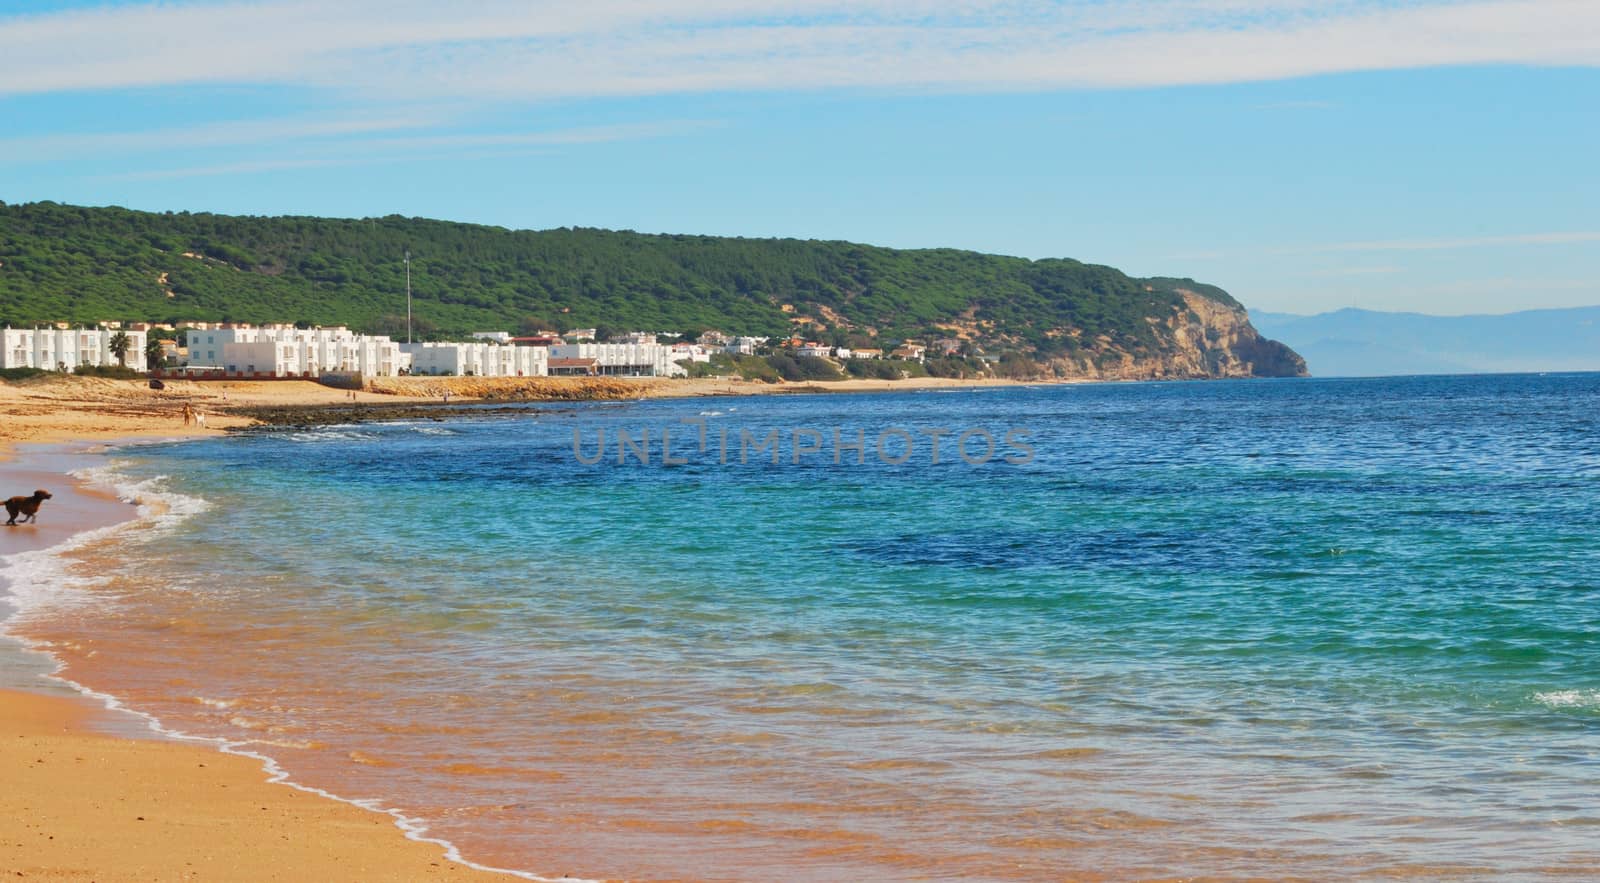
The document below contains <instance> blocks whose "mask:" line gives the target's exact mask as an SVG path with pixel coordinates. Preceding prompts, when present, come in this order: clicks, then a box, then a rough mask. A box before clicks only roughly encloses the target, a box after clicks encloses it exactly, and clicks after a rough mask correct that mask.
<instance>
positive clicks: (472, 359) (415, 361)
mask: <svg viewBox="0 0 1600 883" xmlns="http://www.w3.org/2000/svg"><path fill="white" fill-rule="evenodd" d="M400 349H401V351H402V352H404V353H405V354H406V355H408V356H409V357H410V358H411V373H412V374H419V375H448V376H452V377H467V376H471V377H544V376H546V375H548V374H549V373H550V348H549V347H543V346H508V345H505V344H499V343H481V342H478V343H467V342H462V343H456V342H449V343H403V344H400Z"/></svg>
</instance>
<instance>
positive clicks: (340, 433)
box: [283, 427, 378, 443]
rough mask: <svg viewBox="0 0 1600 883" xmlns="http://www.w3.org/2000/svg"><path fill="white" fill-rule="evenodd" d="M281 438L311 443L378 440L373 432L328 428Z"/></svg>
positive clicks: (294, 433) (292, 433)
mask: <svg viewBox="0 0 1600 883" xmlns="http://www.w3.org/2000/svg"><path fill="white" fill-rule="evenodd" d="M283 437H284V438H287V439H288V440H289V441H292V442H302V443H313V442H330V441H374V440H376V439H377V438H378V435H377V433H373V432H361V431H358V430H353V429H340V428H337V427H330V428H328V429H318V430H311V431H307V432H291V433H289V434H288V435H285V436H283Z"/></svg>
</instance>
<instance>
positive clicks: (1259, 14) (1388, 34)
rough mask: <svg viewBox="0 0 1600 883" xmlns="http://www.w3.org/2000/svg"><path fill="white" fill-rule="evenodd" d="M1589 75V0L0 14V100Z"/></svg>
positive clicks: (262, 8)
mask: <svg viewBox="0 0 1600 883" xmlns="http://www.w3.org/2000/svg"><path fill="white" fill-rule="evenodd" d="M1497 63H1515V64H1535V65H1590V66H1593V65H1600V3H1596V2H1594V0H1483V2H1468V3H1459V2H1446V0H1420V2H1410V3H1398V4H1397V3H1393V2H1388V0H1343V2H1334V3H1327V2H1311V0H1129V2H1104V3H1057V2H1044V0H1032V2H1027V0H966V2H963V3H960V4H954V5H952V4H948V3H935V2H930V0H854V2H843V0H653V2H652V0H589V2H585V3H576V4H575V3H569V2H559V3H558V2H551V0H542V2H540V0H535V2H513V0H465V2H457V3H450V4H438V3H431V2H422V0H391V2H381V3H380V2H375V0H353V2H348V3H340V4H324V3H310V2H302V0H276V2H273V0H267V2H259V3H226V4H201V3H187V4H181V3H180V4H161V5H138V6H122V7H113V8H109V9H105V8H97V9H88V10H80V11H72V12H61V13H53V14H46V15H33V16H23V17H12V18H4V19H0V93H13V94H16V93H43V92H55V91H65V90H84V89H118V88H128V87H139V86H144V87H151V86H170V85H182V84H195V83H225V84H232V83H252V84H262V83H279V84H297V85H303V86H314V87H320V88H325V89H329V90H334V91H339V92H345V91H350V92H355V93H357V94H361V95H364V96H369V97H371V96H379V97H384V98H388V99H400V98H403V97H405V96H417V95H423V96H435V97H445V98H451V99H457V100H459V99H472V98H475V97H485V98H514V99H530V98H532V99H537V98H555V97H586V96H597V95H649V94H661V93H667V92H694V91H720V90H788V89H816V88H838V87H850V88H895V89H945V90H1025V89H1065V88H1109V87H1128V86H1154V85H1171V84H1189V83H1222V82H1238V81H1247V80H1268V79H1283V78H1289V77H1297V76H1305V75H1311V74H1322V73H1332V72H1341V71H1359V70H1383V69H1394V68H1408V67H1426V66H1436V65H1453V64H1497Z"/></svg>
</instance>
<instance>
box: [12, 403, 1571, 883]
mask: <svg viewBox="0 0 1600 883" xmlns="http://www.w3.org/2000/svg"><path fill="white" fill-rule="evenodd" d="M467 414H468V416H466V417H464V418H463V419H460V420H453V421H450V422H446V423H433V422H425V423H415V424H404V425H385V426H360V427H336V428H330V429H325V430H317V431H313V432H304V433H278V434H262V435H256V436H251V437H246V438H235V439H227V440H220V441H209V442H200V443H190V444H183V445H176V446H171V447H166V448H162V449H159V450H152V451H140V452H137V455H136V456H133V457H129V458H127V459H126V460H125V462H123V463H122V464H121V465H120V466H119V468H120V469H121V470H123V471H124V472H126V473H128V474H129V475H130V476H132V477H135V478H147V477H149V476H152V475H156V474H162V475H166V476H168V478H167V479H166V482H167V485H168V487H169V488H170V489H171V490H172V491H174V492H177V493H181V494H183V495H186V496H189V497H199V498H203V499H205V500H207V501H209V502H210V503H211V504H212V505H211V507H210V508H209V509H207V510H206V511H204V512H201V513H199V514H197V515H195V516H193V517H191V518H189V519H187V520H185V521H183V522H182V523H181V524H179V525H178V526H176V527H172V528H164V529H161V530H151V531H147V532H145V533H144V534H143V535H139V536H135V537H130V538H129V540H128V542H127V543H125V545H124V547H123V548H122V549H121V550H120V552H119V558H118V563H117V564H116V565H115V566H114V567H111V569H112V570H113V571H114V578H113V579H111V580H109V582H108V583H107V584H106V585H105V586H103V587H102V588H100V589H98V590H96V591H98V592H99V593H100V594H99V595H98V596H97V597H98V598H99V602H98V603H100V604H102V605H103V606H104V609H105V610H106V614H105V615H104V616H103V617H101V618H100V619H98V620H96V621H92V622H88V623H85V622H83V621H82V618H81V617H77V616H73V617H69V616H67V615H65V614H63V615H61V616H59V617H57V618H56V619H55V620H54V621H52V620H51V618H50V617H49V616H48V611H44V612H40V613H37V614H35V616H36V620H37V624H36V625H34V626H31V627H33V628H36V629H37V630H39V631H40V632H41V633H47V634H50V635H53V636H55V637H57V638H61V639H69V638H70V639H71V640H72V641H74V642H76V643H77V645H78V646H79V647H80V648H82V652H81V653H79V654H77V655H76V656H74V655H73V654H71V653H64V655H66V656H67V658H68V662H69V664H71V665H72V666H73V670H74V672H76V673H77V674H78V675H79V676H80V677H81V679H82V680H85V681H87V682H89V683H90V684H91V685H93V686H96V687H99V688H101V689H105V690H108V691H110V692H113V693H118V694H121V695H125V696H127V697H128V698H129V700H130V701H131V703H132V704H134V705H136V706H139V707H144V708H146V709H148V710H150V711H153V712H155V713H157V714H158V715H160V716H161V717H162V718H163V719H165V720H168V721H169V722H170V723H172V724H173V725H174V726H177V727H179V728H180V729H188V730H192V731H196V732H204V733H208V734H212V735H220V736H227V737H229V738H234V739H239V740H248V741H252V742H253V743H254V744H255V745H257V746H258V747H264V748H266V749H269V750H270V752H271V753H274V754H275V755H276V756H279V757H280V759H281V760H282V762H283V763H284V765H285V766H286V767H287V768H289V769H290V770H291V771H292V772H294V773H295V775H296V777H297V778H301V779H304V780H305V781H308V782H310V783H312V784H317V785H321V786H323V787H326V788H329V789H330V790H333V791H335V792H338V793H341V794H346V795H348V796H351V797H381V798H383V799H385V800H388V801H390V802H392V803H393V804H395V805H398V806H401V807H404V808H407V809H408V810H411V811H414V812H415V813H417V814H418V815H421V816H423V817H425V818H427V819H428V820H429V821H430V823H431V825H432V826H433V830H434V832H435V833H436V834H439V835H441V836H446V837H449V838H451V839H453V840H455V841H457V842H458V843H459V844H460V845H461V846H462V847H463V848H464V849H465V850H466V852H467V854H468V856H469V857H474V858H481V859H483V860H486V861H490V862H492V863H495V864H501V865H509V866H513V867H519V868H524V869H527V870H531V871H536V872H541V873H559V872H570V873H573V874H581V875H586V876H594V877H599V876H627V877H632V878H652V877H654V878H667V877H673V878H676V877H697V878H715V879H786V880H808V879H814V880H834V879H840V878H842V877H858V878H867V879H926V878H930V877H943V878H951V879H1062V878H1065V877H1072V876H1075V875H1077V876H1086V875H1094V874H1096V873H1104V874H1106V875H1107V876H1108V877H1109V878H1113V879H1124V878H1129V877H1141V876H1183V875H1200V876H1204V875H1215V876H1222V877H1260V878H1273V879H1282V878H1291V877H1300V878H1304V879H1328V878H1330V877H1348V876H1354V875H1360V874H1367V875H1373V876H1378V877H1384V878H1387V877H1395V876H1404V875H1412V876H1418V877H1422V878H1446V879H1453V878H1456V877H1460V876H1483V877H1492V878H1496V879H1514V878H1527V879H1537V878H1543V877H1546V876H1561V875H1564V874H1567V875H1571V874H1576V875H1577V876H1580V877H1581V876H1593V875H1595V874H1597V873H1600V850H1597V849H1596V848H1595V845H1594V844H1595V843H1596V842H1597V841H1596V835H1597V833H1600V796H1597V795H1600V790H1597V786H1600V755H1597V751H1600V653H1597V651H1600V552H1597V551H1596V542H1595V528H1596V518H1597V514H1600V375H1593V374H1587V375H1560V376H1549V377H1543V376H1538V377H1536V376H1503V377H1461V378H1408V379H1380V380H1348V381H1335V380H1329V381H1320V380H1313V381H1259V382H1219V383H1206V384H1139V385H1092V386H1088V385H1086V386H1069V387H1041V388H1006V389H987V390H972V391H962V392H953V393H904V394H883V395H849V396H847V395H837V396H805V397H755V398H718V399H699V400H689V401H645V402H638V403H625V404H620V405H618V404H606V405H593V406H584V407H579V408H576V409H574V408H557V407H535V408H530V409H529V413H528V414H527V415H526V416H523V417H517V418H504V417H483V418H474V417H472V416H470V414H471V412H470V411H469V412H467ZM686 420H687V421H689V422H685V421H686ZM696 421H703V422H704V425H705V427H706V429H707V436H706V440H707V445H706V449H705V451H704V452H702V451H701V449H700V447H699V425H700V424H699V422H696ZM937 429H949V430H950V434H949V435H944V436H941V457H940V462H938V463H937V464H935V463H934V462H932V444H931V438H930V436H929V435H928V434H927V432H928V431H931V430H937ZM646 430H648V431H649V433H650V439H651V445H650V448H649V460H650V462H649V463H648V464H645V463H641V462H639V460H640V457H639V455H638V453H637V452H638V449H639V448H638V447H635V448H629V449H627V451H626V452H625V459H626V462H625V463H623V464H621V465H619V464H618V462H617V454H616V451H617V447H618V445H617V437H618V434H619V433H625V434H626V435H627V436H628V438H630V439H632V440H634V441H635V443H636V444H637V443H638V441H639V439H640V438H641V437H642V436H643V435H644V433H645V431H646ZM663 430H665V431H668V432H670V433H671V436H672V441H671V447H670V453H671V454H672V455H673V456H674V457H675V458H677V459H678V460H682V461H686V462H675V463H672V464H665V463H663V462H662V454H661V436H662V432H663ZM723 430H727V432H728V434H729V435H728V437H729V439H730V442H729V444H728V446H727V455H726V456H724V455H723V453H722V451H723V446H722V445H721V444H720V439H721V438H722V432H723ZM773 430H775V431H776V432H777V438H778V440H779V445H778V450H777V453H778V457H779V462H778V463H776V464H774V463H773V462H772V461H771V458H770V452H765V451H764V452H762V453H761V454H759V455H752V454H751V453H750V447H751V445H752V443H753V442H754V441H755V440H759V439H761V438H764V437H765V436H766V435H767V433H768V432H769V431H773ZM835 430H837V431H838V433H839V436H838V437H839V438H840V439H842V440H845V441H851V440H854V439H855V438H856V437H857V433H858V432H859V433H860V438H861V439H862V441H863V442H864V448H865V450H864V451H863V452H862V454H861V455H860V456H861V459H862V462H861V463H860V464H857V463H856V458H857V453H856V452H855V451H854V450H845V451H843V452H841V453H840V457H839V460H840V462H838V463H835V461H834V454H835V451H836V446H835V443H834V433H835ZM968 430H973V432H972V433H971V434H970V435H969V436H968V439H967V441H968V444H967V446H966V450H967V452H968V453H969V455H971V457H970V458H971V459H973V460H977V459H979V458H980V455H982V454H983V453H985V451H986V447H987V446H986V444H985V442H984V435H983V433H984V432H986V433H988V434H989V435H990V436H992V437H993V438H994V439H995V442H996V445H995V456H994V457H993V458H992V459H990V460H988V461H987V462H982V463H970V462H967V461H966V460H964V459H963V458H962V457H961V456H960V452H959V451H957V450H955V449H954V446H955V444H956V439H957V437H958V436H959V435H960V434H961V433H963V432H966V431H968ZM978 430H981V431H982V432H979V431H978ZM602 431H604V432H605V433H606V442H605V448H604V451H605V457H604V459H603V460H601V461H600V462H595V463H592V464H586V463H584V462H581V460H580V459H579V458H580V457H582V458H584V459H589V458H593V457H594V455H595V453H596V451H597V449H598V448H599V445H600V441H599V439H600V434H601V432H602ZM741 431H746V432H748V433H749V438H748V440H747V441H746V443H745V452H744V453H745V456H744V457H743V460H744V462H741V456H740V453H741V450H740V441H739V440H740V438H741ZM797 431H798V432H799V435H798V436H797V435H796V432H797ZM812 431H814V432H815V433H816V434H815V435H812V434H811V433H812ZM901 431H903V432H904V434H901ZM575 432H576V434H577V439H578V447H577V451H576V452H575V451H574V433H575ZM885 432H887V433H888V434H887V435H884V436H883V438H884V444H885V454H886V456H887V457H888V458H889V459H891V460H896V459H899V457H900V456H901V454H902V453H903V451H904V450H905V449H907V447H908V446H907V444H906V442H907V440H908V437H909V441H910V445H909V450H910V457H909V459H907V460H906V461H905V462H903V463H887V462H884V461H883V459H881V458H880V457H879V456H878V450H877V440H878V438H879V436H880V434H883V433H885ZM1007 432H1011V433H1013V434H1012V436H1011V438H1012V440H1013V442H1016V444H1007V443H1006V433H1007ZM797 439H798V440H799V441H800V442H801V443H804V444H810V443H817V442H819V441H820V446H821V450H820V451H817V452H807V451H802V452H801V453H800V454H799V455H798V457H797V456H796V454H795V451H794V449H795V446H796V445H795V443H796V440H797ZM639 447H642V446H639ZM1030 454H1031V456H1030ZM1008 455H1009V456H1010V457H1011V458H1012V460H1013V461H1015V462H1007V461H1006V459H1005V458H1006V457H1007V456H1008ZM724 459H726V460H727V462H723V460H724ZM797 459H798V462H796V460H797ZM98 566H102V567H105V566H107V565H106V564H105V562H100V564H99V565H98ZM91 653H92V654H93V655H92V656H91V655H90V654H91ZM174 659H182V660H191V661H192V660H196V659H205V660H208V662H207V663H206V664H205V665H203V666H199V667H198V668H188V669H185V672H186V673H185V674H183V675H182V676H181V677H175V676H174V675H173V660H174Z"/></svg>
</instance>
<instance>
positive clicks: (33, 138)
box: [0, 115, 443, 162]
mask: <svg viewBox="0 0 1600 883" xmlns="http://www.w3.org/2000/svg"><path fill="white" fill-rule="evenodd" d="M442 121H443V118H442V117H434V116H422V117H418V116H415V115H407V116H404V117H400V116H391V117H355V118H348V119H332V118H308V117H288V118H277V119H262V120H230V121H226V122H219V123H206V124H204V125H197V126H184V127H179V128H168V129H153V130H146V131H141V132H79V133H70V134H58V135H23V136H18V137H13V138H0V158H3V159H4V160H5V161H8V162H45V161H54V160H59V159H64V158H71V157H76V156H83V155H93V154H101V153H118V154H126V153H139V152H150V151H170V150H181V149H191V148H196V147H231V146H237V145H241V144H265V143H272V142H278V141H315V140H328V139H335V140H336V139H340V138H344V137H352V136H364V135H372V134H375V133H380V132H392V131H401V130H407V129H421V128H428V127H431V126H433V125H436V124H438V123H439V122H442Z"/></svg>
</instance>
